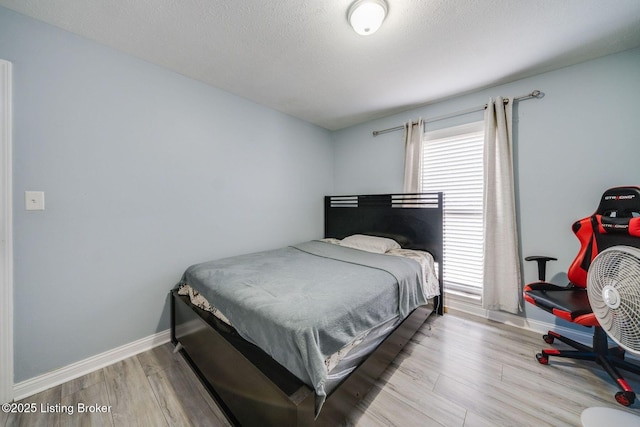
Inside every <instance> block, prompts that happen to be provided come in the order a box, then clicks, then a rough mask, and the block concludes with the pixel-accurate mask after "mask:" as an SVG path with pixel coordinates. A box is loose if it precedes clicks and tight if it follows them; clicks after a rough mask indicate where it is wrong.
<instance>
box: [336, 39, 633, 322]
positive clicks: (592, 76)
mask: <svg viewBox="0 0 640 427" xmlns="http://www.w3.org/2000/svg"><path fill="white" fill-rule="evenodd" d="M425 84H430V83H429V82H425ZM533 89H540V90H542V91H543V92H544V93H545V97H544V98H543V99H532V100H526V101H521V102H519V103H518V104H517V107H516V108H515V110H514V118H515V126H514V129H515V132H514V140H515V141H514V145H515V147H514V148H515V157H516V180H517V182H516V190H517V199H518V213H519V215H520V239H521V246H522V255H523V256H526V255H533V254H549V255H552V256H555V257H557V258H558V261H557V262H555V263H552V264H551V265H549V267H548V277H554V276H555V280H557V281H559V282H560V283H566V282H567V279H566V269H567V268H568V267H569V265H570V264H571V262H572V261H573V258H574V257H575V255H576V254H577V252H578V249H579V244H578V241H577V239H576V238H575V237H574V235H573V234H572V232H571V229H570V226H571V224H572V223H573V222H574V221H575V220H577V219H579V218H583V217H585V216H588V215H590V214H591V213H592V212H593V211H594V210H595V209H596V207H597V205H598V202H599V197H600V196H601V194H602V192H603V191H604V190H605V189H607V188H609V187H613V186H618V185H640V166H639V164H638V162H639V160H640V139H639V137H638V135H639V134H640V119H639V117H640V114H639V111H640V109H639V108H638V103H639V102H640V49H635V50H631V51H627V52H623V53H620V54H616V55H611V56H607V57H603V58H600V59H596V60H593V61H589V62H585V63H582V64H579V65H575V66H572V67H568V68H564V69H561V70H557V71H554V72H549V73H545V74H541V75H538V76H535V77H531V78H527V79H523V80H520V81H517V82H515V83H512V84H508V85H502V86H497V87H493V88H490V89H487V90H482V91H478V92H476V93H472V94H467V95H464V96H460V97H456V98H453V99H449V100H447V101H444V102H440V103H437V104H433V105H429V106H425V107H422V108H416V109H414V110H411V111H407V112H405V113H402V114H398V115H394V116H392V117H387V118H384V119H381V120H375V121H372V122H368V123H365V124H362V125H359V126H354V127H351V128H348V129H344V130H342V131H339V132H335V133H334V134H333V136H334V144H335V151H334V156H335V162H334V167H335V172H334V173H335V191H336V193H349V194H351V193H360V192H365V193H371V192H394V191H401V190H402V177H403V162H404V160H403V142H402V139H403V132H402V131H399V132H394V133H388V134H384V135H381V136H378V137H375V138H374V137H373V136H372V135H371V132H372V131H374V130H380V129H385V128H389V127H394V126H397V125H399V124H402V123H403V122H405V121H408V120H415V119H416V118H418V117H419V116H422V117H423V118H429V117H435V116H438V115H442V114H447V113H450V112H454V111H460V110H465V109H468V108H470V107H473V106H478V105H482V104H484V103H486V102H487V100H488V99H489V97H491V96H493V97H495V96H499V95H502V96H512V95H513V96H518V95H522V94H525V93H528V92H530V91H531V90H533ZM482 117H483V113H482V112H479V113H474V114H468V115H466V116H460V117H457V118H455V119H451V120H447V121H443V122H437V123H434V124H432V125H429V128H430V129H435V128H438V127H444V126H452V125H456V124H461V123H466V122H471V121H476V120H482ZM523 274H524V279H525V281H532V280H534V279H535V278H536V277H537V273H536V270H535V266H534V265H531V264H530V263H526V265H525V266H524V270H523ZM525 310H526V316H527V317H529V318H531V319H537V320H541V321H545V322H549V323H553V322H555V321H556V318H555V317H553V316H551V315H547V314H546V313H544V312H542V311H541V310H539V309H536V308H535V307H532V306H529V307H525ZM558 322H560V323H562V324H563V325H564V326H568V323H566V322H564V321H561V320H560V321H558Z"/></svg>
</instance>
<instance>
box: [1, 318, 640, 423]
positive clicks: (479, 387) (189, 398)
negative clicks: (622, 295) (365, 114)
mask: <svg viewBox="0 0 640 427" xmlns="http://www.w3.org/2000/svg"><path fill="white" fill-rule="evenodd" d="M557 345H558V346H559V347H560V346H562V344H557ZM543 346H546V344H544V342H543V341H542V339H541V337H540V336H539V335H538V334H534V333H530V332H526V331H523V330H520V329H517V328H513V327H509V326H505V325H501V324H498V323H495V322H490V321H485V320H478V319H477V318H473V317H464V316H460V315H453V314H447V315H445V316H443V317H438V318H433V317H432V318H431V319H430V320H429V321H427V323H426V324H425V325H424V326H423V327H422V329H421V330H420V332H418V334H417V335H416V336H415V337H414V339H413V340H412V342H411V343H410V344H409V345H408V346H407V347H406V349H405V350H404V351H403V352H402V353H401V355H400V356H399V357H398V358H397V359H396V361H395V363H394V365H393V366H392V367H391V368H390V369H388V370H387V371H386V372H385V374H384V376H383V378H382V380H381V381H379V382H378V384H377V386H376V387H375V388H374V390H373V391H372V392H371V393H369V395H368V396H367V397H366V398H365V399H364V402H363V403H362V404H361V405H360V406H359V407H357V408H356V409H355V410H354V412H353V414H352V417H351V418H350V420H349V421H348V424H349V425H356V426H403V427H406V426H439V425H443V426H464V427H476V426H491V427H495V426H518V427H520V426H536V427H539V426H579V425H580V413H581V412H582V410H583V409H585V408H587V407H591V406H607V407H611V408H616V409H623V410H626V411H630V412H632V413H635V414H637V415H639V416H640V409H639V408H640V404H639V403H638V402H636V403H635V404H634V405H633V406H632V407H631V408H623V407H622V406H620V405H618V404H617V403H616V402H615V400H614V398H613V395H614V394H615V392H616V391H617V389H616V387H614V386H613V384H612V382H611V381H610V380H609V379H608V377H607V375H606V374H605V373H604V371H603V370H602V369H600V368H599V367H598V366H597V365H595V364H594V363H590V362H574V361H569V360H560V359H552V360H551V363H550V365H548V366H543V365H540V364H538V362H537V361H536V360H535V358H534V354H535V353H536V352H538V351H539V350H540V349H541V348H542V347H543ZM171 350H172V346H171V345H170V344H166V345H163V346H160V347H157V348H155V349H153V350H150V351H148V352H145V353H142V354H139V355H138V356H136V357H132V358H130V359H127V360H124V361H122V362H119V363H116V364H114V365H112V366H108V367H106V368H104V369H101V370H99V371H96V372H94V373H91V374H89V375H86V376H85V377H82V378H79V379H77V380H74V381H70V382H68V383H65V384H62V385H60V386H57V387H54V388H51V389H49V390H46V391H44V392H42V393H39V394H37V395H34V396H31V397H29V398H26V399H24V400H23V401H22V403H36V405H37V413H35V414H5V413H2V412H0V426H3V425H4V426H135V425H141V426H142V425H143V426H225V425H229V424H228V423H227V421H226V420H225V419H224V416H223V415H222V413H221V411H220V410H219V409H218V407H217V406H216V404H215V402H214V401H213V400H212V399H211V397H210V396H209V394H208V393H207V392H206V391H205V389H204V388H203V387H202V386H201V384H200V383H199V381H198V380H197V378H196V376H195V375H194V374H193V372H192V371H191V370H190V368H189V367H188V365H187V364H186V363H185V362H184V360H182V358H181V357H180V356H176V355H173V354H172V352H171ZM626 378H627V379H628V380H629V382H630V383H631V386H632V387H634V388H635V389H636V390H637V391H638V393H639V397H640V378H639V377H637V376H633V375H631V374H629V375H627V376H626ZM78 403H83V404H86V405H92V404H99V405H106V406H111V408H110V410H109V412H107V413H103V414H98V413H88V412H85V413H78V412H77V405H78ZM41 405H44V408H50V412H49V413H42V411H41V409H42V406H41ZM56 405H57V406H56ZM68 406H71V407H73V408H74V413H73V415H69V414H67V413H56V412H52V411H55V410H56V409H57V408H62V407H68ZM639 425H640V423H639ZM611 427H613V426H611Z"/></svg>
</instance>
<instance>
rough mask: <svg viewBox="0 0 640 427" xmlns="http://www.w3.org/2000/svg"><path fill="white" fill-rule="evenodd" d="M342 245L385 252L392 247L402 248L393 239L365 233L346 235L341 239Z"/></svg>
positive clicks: (380, 252)
mask: <svg viewBox="0 0 640 427" xmlns="http://www.w3.org/2000/svg"><path fill="white" fill-rule="evenodd" d="M340 246H346V247H348V248H353V249H360V250H362V251H367V252H376V253H379V254H384V253H386V252H387V251H389V250H391V249H400V245H399V244H398V242H396V241H395V240H393V239H387V238H386V237H376V236H367V235H364V234H354V235H352V236H349V237H345V238H344V239H342V240H341V241H340Z"/></svg>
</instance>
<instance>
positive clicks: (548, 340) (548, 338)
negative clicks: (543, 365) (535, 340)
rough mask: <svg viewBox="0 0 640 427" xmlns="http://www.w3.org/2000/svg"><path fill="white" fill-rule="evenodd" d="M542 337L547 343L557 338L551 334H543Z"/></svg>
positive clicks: (551, 342)
mask: <svg viewBox="0 0 640 427" xmlns="http://www.w3.org/2000/svg"><path fill="white" fill-rule="evenodd" d="M542 339H543V340H544V342H546V343H547V344H553V341H554V340H555V338H554V336H553V335H549V334H544V335H543V336H542Z"/></svg>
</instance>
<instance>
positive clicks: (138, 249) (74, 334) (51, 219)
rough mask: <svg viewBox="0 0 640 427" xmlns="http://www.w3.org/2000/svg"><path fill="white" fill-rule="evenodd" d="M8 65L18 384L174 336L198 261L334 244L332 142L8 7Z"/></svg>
mask: <svg viewBox="0 0 640 427" xmlns="http://www.w3.org/2000/svg"><path fill="white" fill-rule="evenodd" d="M0 58H3V59H6V60H9V61H11V62H13V65H14V70H13V74H14V122H15V127H14V178H13V179H14V193H15V199H14V236H15V241H14V249H15V253H14V255H15V291H14V292H15V307H14V308H15V381H16V382H20V381H23V380H25V379H28V378H32V377H34V376H37V375H39V374H43V373H45V372H48V371H50V370H52V369H55V368H59V367H62V366H66V365H69V364H71V363H73V362H76V361H79V360H82V359H85V358H87V357H90V356H93V355H96V354H99V353H101V352H104V351H107V350H110V349H112V348H115V347H118V346H121V345H124V344H127V343H130V342H132V341H135V340H137V339H140V338H143V337H147V336H149V335H151V334H153V333H155V332H158V331H162V330H165V329H167V328H168V327H169V317H168V305H167V294H168V291H169V290H170V289H171V287H172V286H173V285H175V283H177V281H178V280H179V279H180V275H181V273H182V271H184V269H185V268H186V267H187V266H188V265H190V264H193V263H195V262H198V261H204V260H208V259H212V258H218V257H223V256H230V255H234V254H238V253H243V252H249V251H256V250H261V249H267V248H274V247H279V246H283V245H286V244H290V243H295V242H298V241H303V240H308V239H312V238H318V237H321V234H322V228H323V217H322V206H323V200H322V197H323V196H324V195H325V194H328V193H331V192H332V189H333V171H332V168H333V165H332V162H333V158H332V145H331V135H330V133H329V132H328V131H326V130H324V129H321V128H319V127H316V126H313V125H311V124H309V123H306V122H303V121H300V120H298V119H295V118H292V117H290V116H287V115H284V114H281V113H279V112H276V111H273V110H271V109H267V108H264V107H261V106H259V105H256V104H254V103H252V102H249V101H247V100H244V99H241V98H238V97H236V96H233V95H230V94H228V93H226V92H223V91H220V90H216V89H214V88H212V87H210V86H207V85H204V84H201V83H199V82H196V81H193V80H190V79H187V78H185V77H183V76H180V75H178V74H175V73H172V72H170V71H167V70H164V69H162V68H159V67H156V66H153V65H151V64H148V63H145V62H143V61H140V60H137V59H134V58H132V57H130V56H127V55H124V54H122V53H119V52H116V51H114V50H112V49H109V48H106V47H104V46H101V45H99V44H96V43H93V42H91V41H88V40H86V39H82V38H80V37H77V36H74V35H73V34H70V33H68V32H64V31H61V30H59V29H56V28H54V27H51V26H48V25H45V24H43V23H40V22H38V21H35V20H32V19H28V18H26V17H24V16H21V15H18V14H15V13H13V12H11V11H9V10H7V9H4V8H0ZM25 190H42V191H45V193H46V210H45V211H40V212H38V211H29V212H27V211H25V210H24V191H25Z"/></svg>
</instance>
